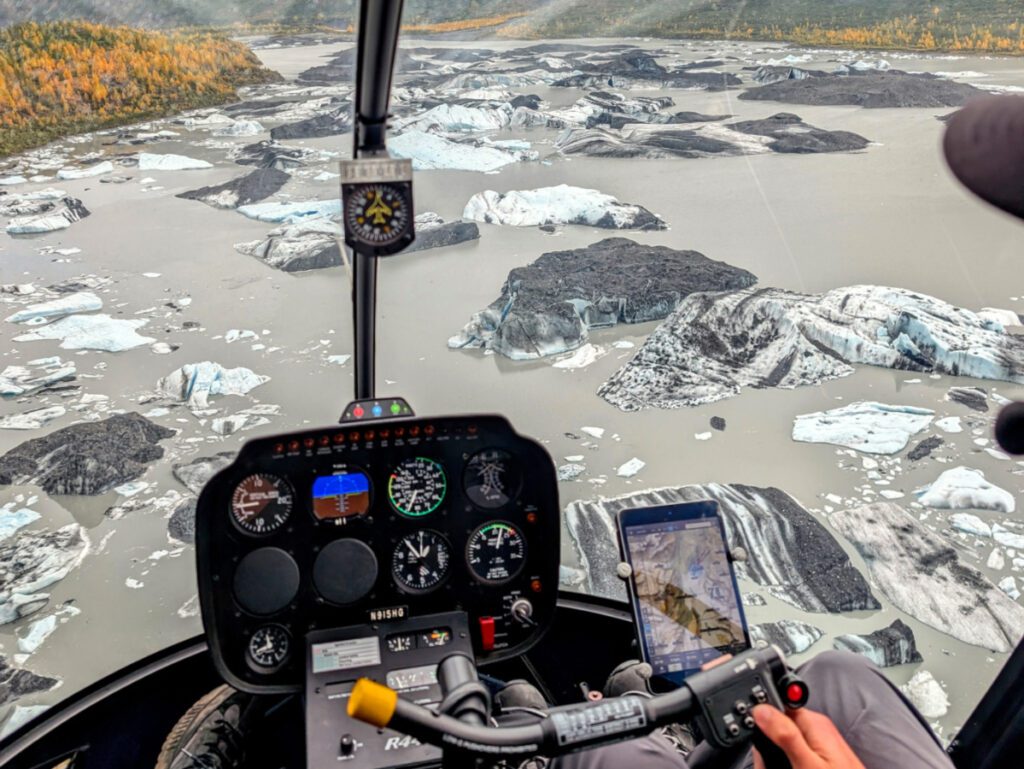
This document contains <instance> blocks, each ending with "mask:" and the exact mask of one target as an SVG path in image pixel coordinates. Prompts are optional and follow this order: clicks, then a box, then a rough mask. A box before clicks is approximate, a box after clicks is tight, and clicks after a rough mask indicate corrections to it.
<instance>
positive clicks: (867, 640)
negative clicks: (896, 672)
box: [832, 620, 924, 668]
mask: <svg viewBox="0 0 1024 769" xmlns="http://www.w3.org/2000/svg"><path fill="white" fill-rule="evenodd" d="M832 646H833V648H835V649H839V650H840V651H843V650H845V651H848V652H853V653H854V654H860V655H861V656H863V657H867V658H868V659H869V660H871V661H872V662H874V663H875V664H876V665H878V667H880V668H888V667H892V666H893V665H907V664H909V663H912V662H921V661H922V660H923V659H924V658H923V657H922V656H921V653H920V652H919V651H918V650H917V643H916V641H915V639H914V631H913V630H911V629H910V628H909V627H908V626H907V625H906V624H905V623H904V622H903V621H901V620H896V621H894V622H893V623H892V624H891V625H889V627H884V628H882V629H881V630H876V631H875V632H873V633H868V634H867V635H857V634H853V633H850V634H847V635H841V636H837V637H836V638H835V640H834V641H833V642H832Z"/></svg>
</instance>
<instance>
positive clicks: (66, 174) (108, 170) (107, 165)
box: [57, 160, 114, 181]
mask: <svg viewBox="0 0 1024 769" xmlns="http://www.w3.org/2000/svg"><path fill="white" fill-rule="evenodd" d="M113 172H114V164H113V163H111V162H110V161H109V160H104V161H103V162H102V163H97V164H96V165H94V166H89V167H88V168H62V169H60V170H59V171H58V172H57V178H58V179H60V180H61V181H71V180H72V179H88V178H90V177H93V176H102V175H103V174H112V173H113Z"/></svg>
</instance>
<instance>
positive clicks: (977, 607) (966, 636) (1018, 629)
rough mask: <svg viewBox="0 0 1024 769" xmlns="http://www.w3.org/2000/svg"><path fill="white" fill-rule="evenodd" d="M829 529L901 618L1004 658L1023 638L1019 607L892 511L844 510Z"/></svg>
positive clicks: (943, 544) (883, 505)
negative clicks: (863, 565) (861, 561)
mask: <svg viewBox="0 0 1024 769" xmlns="http://www.w3.org/2000/svg"><path fill="white" fill-rule="evenodd" d="M829 522H830V523H831V524H832V525H833V526H834V527H835V529H836V530H837V531H838V532H839V533H840V534H842V535H843V536H844V537H846V539H848V540H849V541H850V542H851V543H852V544H853V546H854V547H855V548H856V549H857V551H858V552H859V553H860V554H861V556H862V557H863V558H864V561H865V563H866V564H867V566H868V571H869V572H870V574H871V580H872V583H873V584H874V585H876V586H877V587H878V589H879V590H881V591H882V592H883V593H885V595H886V596H887V597H888V598H889V600H890V601H892V603H893V605H894V606H896V608H898V609H899V610H900V611H903V612H906V613H907V614H909V615H910V616H911V617H914V618H915V619H917V620H919V621H920V622H923V623H924V624H926V625H928V626H930V627H933V628H935V629H936V630H938V631H940V632H943V633H946V634H948V635H950V636H952V637H953V638H957V639H959V640H961V641H963V642H964V643H968V644H973V645H975V646H981V647H983V648H985V649H990V650H992V651H995V652H1008V651H1010V650H1011V649H1013V648H1014V646H1016V644H1017V641H1018V640H1020V637H1021V635H1024V607H1021V606H1020V605H1018V604H1017V603H1015V602H1014V601H1013V600H1011V599H1010V598H1009V597H1008V596H1007V595H1006V594H1004V593H1003V592H1002V591H1001V590H1000V589H999V588H997V587H996V586H995V585H993V584H992V583H991V582H989V580H988V579H987V578H986V577H985V576H984V575H983V574H982V573H981V572H979V571H978V570H977V569H975V568H974V567H973V566H970V565H968V564H966V563H964V562H962V561H961V560H960V556H959V554H958V553H957V551H956V550H955V549H953V547H952V546H951V545H950V544H949V542H948V541H947V540H945V539H943V538H942V537H940V536H939V535H938V534H935V533H934V532H932V531H931V530H930V529H927V528H925V527H924V526H923V525H922V524H920V523H919V522H918V520H917V518H916V517H914V516H912V515H910V514H909V513H907V512H906V511H905V510H904V509H903V508H901V507H900V506H899V505H895V504H892V503H888V502H879V503H877V504H874V505H867V506H864V507H860V508H855V509H852V510H843V511H840V512H837V513H833V514H832V515H831V516H829Z"/></svg>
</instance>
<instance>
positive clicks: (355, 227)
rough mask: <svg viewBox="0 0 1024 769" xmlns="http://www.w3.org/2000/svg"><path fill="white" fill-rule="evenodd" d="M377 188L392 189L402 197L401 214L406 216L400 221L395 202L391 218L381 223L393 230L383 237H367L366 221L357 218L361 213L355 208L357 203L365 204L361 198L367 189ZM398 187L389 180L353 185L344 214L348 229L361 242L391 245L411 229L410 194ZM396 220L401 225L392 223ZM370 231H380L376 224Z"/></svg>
mask: <svg viewBox="0 0 1024 769" xmlns="http://www.w3.org/2000/svg"><path fill="white" fill-rule="evenodd" d="M375 188H380V189H381V191H382V193H383V192H385V191H390V192H391V193H392V194H393V195H394V196H395V197H396V198H398V199H400V200H401V203H402V214H401V215H400V216H402V217H404V218H403V219H401V221H399V220H398V217H397V216H396V215H395V214H394V204H393V203H392V204H391V205H392V215H391V219H389V221H388V222H387V223H386V224H384V225H381V226H385V227H391V231H390V232H389V233H387V234H386V235H385V237H383V238H376V237H367V236H366V235H365V234H364V233H366V230H365V229H364V226H363V225H364V223H363V222H360V221H358V220H357V219H358V216H359V214H357V213H356V211H355V209H354V207H355V206H357V205H363V204H362V203H361V198H363V197H364V196H365V194H366V191H367V190H371V189H375ZM398 189H399V188H398V186H397V185H393V184H389V183H387V182H366V183H363V184H359V185H355V186H353V188H352V190H351V191H350V192H349V194H348V196H347V198H346V200H345V213H344V216H345V225H346V229H347V230H348V231H350V232H351V233H353V235H354V236H355V237H356V238H357V239H358V240H359V241H360V242H362V243H366V244H368V245H371V246H389V245H391V244H393V243H396V242H398V241H399V240H400V239H401V238H402V237H403V236H404V235H405V233H406V232H407V231H408V229H409V218H410V216H411V215H412V214H411V209H412V206H411V205H410V203H409V200H408V195H406V194H404V190H402V191H401V192H396V190H398ZM371 205H375V203H374V204H371ZM385 205H386V203H385ZM363 214H365V206H364V211H363ZM394 222H398V225H399V226H397V227H393V226H392V223H394ZM369 232H370V233H373V234H376V233H377V232H378V230H377V229H376V225H375V226H373V227H371V228H370V230H369Z"/></svg>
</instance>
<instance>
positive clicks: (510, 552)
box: [466, 521, 526, 584]
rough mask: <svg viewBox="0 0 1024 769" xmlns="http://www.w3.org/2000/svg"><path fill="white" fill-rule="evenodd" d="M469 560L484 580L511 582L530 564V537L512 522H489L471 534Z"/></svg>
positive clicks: (468, 548)
mask: <svg viewBox="0 0 1024 769" xmlns="http://www.w3.org/2000/svg"><path fill="white" fill-rule="evenodd" d="M466 561H467V563H469V568H470V570H471V571H472V572H473V574H475V575H476V577H477V578H478V579H479V580H480V581H481V582H488V583H491V584H501V583H502V582H508V581H509V580H510V579H512V578H513V577H514V576H516V575H517V574H518V573H519V572H520V571H521V570H522V568H523V564H525V563H526V540H524V539H523V535H522V534H521V533H520V532H519V530H518V529H516V528H515V527H514V526H512V525H511V524H509V523H504V522H503V521H494V522H492V523H485V524H484V525H483V526H481V527H480V528H478V529H477V530H476V531H474V532H473V534H472V535H471V536H470V538H469V543H468V544H467V545H466Z"/></svg>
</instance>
